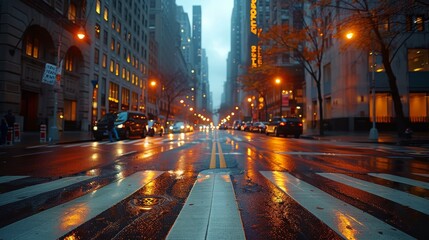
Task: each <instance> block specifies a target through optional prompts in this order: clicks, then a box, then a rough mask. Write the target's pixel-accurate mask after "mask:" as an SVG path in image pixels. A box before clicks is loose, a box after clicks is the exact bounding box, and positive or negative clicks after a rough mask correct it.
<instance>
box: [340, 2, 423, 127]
mask: <svg viewBox="0 0 429 240" xmlns="http://www.w3.org/2000/svg"><path fill="white" fill-rule="evenodd" d="M419 2H420V3H419ZM427 6H428V4H427V3H424V2H422V1H391V0H378V1H372V0H355V1H347V0H340V1H338V3H337V5H336V6H332V7H333V8H336V9H340V10H342V12H344V16H342V21H341V22H340V24H341V25H340V26H339V27H340V29H342V31H340V32H339V34H342V33H343V31H344V32H345V31H351V32H353V34H354V35H356V37H353V40H352V41H350V44H353V45H354V46H356V47H358V48H360V49H362V50H366V51H368V52H369V51H370V50H372V51H375V52H377V54H379V55H381V58H382V63H383V65H384V70H385V73H386V75H387V77H388V81H389V87H390V92H391V95H392V101H393V105H394V110H395V120H396V126H397V130H398V133H399V134H402V133H403V132H404V130H405V128H406V125H407V122H406V119H405V116H404V111H403V106H402V103H401V97H400V94H399V90H398V84H397V78H396V74H395V72H394V69H393V67H392V62H393V60H394V58H395V57H396V56H397V54H398V52H399V50H400V49H401V47H402V46H403V45H404V44H405V42H406V41H407V40H408V39H410V37H411V36H412V35H413V34H414V33H415V32H416V31H417V30H418V24H415V23H414V22H413V21H414V19H412V18H411V17H412V16H413V15H414V16H415V14H416V13H419V14H422V16H423V15H424V14H427V13H425V11H427ZM421 21H423V19H421ZM422 24H424V23H423V22H422Z"/></svg>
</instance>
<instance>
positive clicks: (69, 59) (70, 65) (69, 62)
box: [65, 54, 74, 72]
mask: <svg viewBox="0 0 429 240" xmlns="http://www.w3.org/2000/svg"><path fill="white" fill-rule="evenodd" d="M73 60H74V59H73V56H72V55H71V54H68V55H67V56H66V62H65V69H66V71H69V72H73V62H74V61H73Z"/></svg>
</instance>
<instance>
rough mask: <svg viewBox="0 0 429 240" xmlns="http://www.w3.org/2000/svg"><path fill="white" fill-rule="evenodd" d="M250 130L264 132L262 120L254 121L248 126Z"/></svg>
mask: <svg viewBox="0 0 429 240" xmlns="http://www.w3.org/2000/svg"><path fill="white" fill-rule="evenodd" d="M250 131H251V132H258V133H264V132H265V124H264V123H263V122H254V123H253V125H252V127H251V128H250Z"/></svg>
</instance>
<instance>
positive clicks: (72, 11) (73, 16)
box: [67, 3, 76, 23]
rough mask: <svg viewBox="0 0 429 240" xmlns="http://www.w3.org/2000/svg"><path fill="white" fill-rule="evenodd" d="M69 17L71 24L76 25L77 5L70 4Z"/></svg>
mask: <svg viewBox="0 0 429 240" xmlns="http://www.w3.org/2000/svg"><path fill="white" fill-rule="evenodd" d="M67 17H68V19H69V20H70V21H71V22H73V23H76V5H75V4H74V3H70V6H69V12H68V16H67Z"/></svg>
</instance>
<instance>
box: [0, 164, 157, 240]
mask: <svg viewBox="0 0 429 240" xmlns="http://www.w3.org/2000/svg"><path fill="white" fill-rule="evenodd" d="M162 173H163V172H161V171H141V172H136V173H134V174H132V175H130V176H128V177H125V178H123V179H120V180H118V181H116V182H113V183H111V184H109V185H107V186H104V187H102V188H100V189H98V190H96V191H93V192H91V193H89V194H86V195H84V196H81V197H79V198H76V199H74V200H71V201H69V202H67V203H64V204H61V205H58V206H56V207H53V208H50V209H47V210H45V211H42V212H40V213H37V214H34V215H32V216H30V217H27V218H24V219H22V220H20V221H17V222H14V223H12V224H10V225H7V226H5V227H3V228H0V239H35V238H37V239H57V238H59V237H61V236H63V235H65V234H66V233H68V232H70V231H72V230H73V229H75V228H77V227H78V226H80V225H82V224H83V223H85V222H87V221H89V220H91V219H93V218H94V217H95V216H97V215H98V214H100V213H102V212H103V211H105V210H107V209H108V208H110V207H112V206H113V205H115V204H117V203H118V202H120V201H121V200H123V199H125V198H127V197H129V196H131V195H132V194H133V193H135V192H136V191H138V190H139V189H140V188H142V187H143V186H144V185H146V184H148V183H149V182H151V181H152V180H154V179H155V178H157V177H159V176H160V175H161V174H162ZM54 182H56V181H54ZM54 182H53V183H54ZM45 190H46V189H45ZM0 198H1V199H3V196H0ZM15 200H16V199H15Z"/></svg>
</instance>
